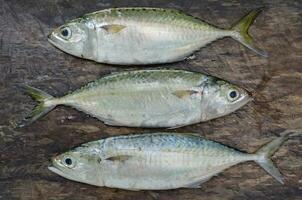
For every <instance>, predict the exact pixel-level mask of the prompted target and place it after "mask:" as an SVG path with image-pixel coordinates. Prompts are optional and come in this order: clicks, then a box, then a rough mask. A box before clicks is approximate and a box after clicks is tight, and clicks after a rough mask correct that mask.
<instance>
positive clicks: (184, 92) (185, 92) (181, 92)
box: [172, 90, 200, 99]
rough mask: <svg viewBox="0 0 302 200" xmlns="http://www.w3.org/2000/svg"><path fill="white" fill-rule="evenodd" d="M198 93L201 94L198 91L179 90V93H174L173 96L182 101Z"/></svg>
mask: <svg viewBox="0 0 302 200" xmlns="http://www.w3.org/2000/svg"><path fill="white" fill-rule="evenodd" d="M197 93H200V91H197V90H178V91H175V92H173V93H172V94H173V95H175V96H177V97H178V98H180V99H182V98H184V97H187V96H191V95H193V94H197Z"/></svg>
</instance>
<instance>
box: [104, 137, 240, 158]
mask: <svg viewBox="0 0 302 200" xmlns="http://www.w3.org/2000/svg"><path fill="white" fill-rule="evenodd" d="M102 146H103V147H102V148H103V151H104V152H103V153H105V152H108V153H109V152H110V153H109V154H111V153H112V152H113V153H114V154H120V153H121V152H124V151H126V152H131V151H161V152H162V151H173V152H188V153H198V154H200V155H205V156H213V157H216V156H217V157H221V156H228V155H229V156H233V155H234V154H238V155H242V153H241V152H239V151H236V150H235V149H232V148H229V147H227V146H224V145H221V144H219V143H217V142H213V141H209V140H205V139H202V138H201V137H199V136H197V135H190V134H187V135H183V134H168V133H156V134H141V135H132V136H119V137H113V138H108V139H105V140H104V142H103V145H102ZM105 154H106V153H105ZM106 157H108V155H107V156H106ZM109 157H110V156H109Z"/></svg>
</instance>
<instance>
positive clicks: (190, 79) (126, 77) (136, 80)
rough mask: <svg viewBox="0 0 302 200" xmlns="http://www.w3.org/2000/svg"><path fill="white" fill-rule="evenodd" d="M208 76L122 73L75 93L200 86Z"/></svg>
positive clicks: (150, 72)
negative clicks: (128, 87) (148, 86)
mask: <svg viewBox="0 0 302 200" xmlns="http://www.w3.org/2000/svg"><path fill="white" fill-rule="evenodd" d="M207 78H208V76H206V75H203V74H201V73H195V72H189V71H183V70H138V71H129V72H121V73H116V74H110V75H108V76H105V77H103V78H101V79H98V80H96V81H94V82H91V83H89V84H87V85H86V86H84V87H82V88H81V89H79V90H77V91H75V93H79V92H81V91H87V90H90V89H95V88H96V87H102V88H105V87H112V88H113V87H116V86H123V87H126V84H127V85H131V84H135V85H136V84H142V83H153V82H156V83H163V84H167V83H170V84H183V85H186V84H187V85H192V86H198V84H200V83H201V82H202V81H204V80H206V79H207Z"/></svg>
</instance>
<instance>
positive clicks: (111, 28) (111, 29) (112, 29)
mask: <svg viewBox="0 0 302 200" xmlns="http://www.w3.org/2000/svg"><path fill="white" fill-rule="evenodd" d="M101 28H102V29H104V30H106V31H107V32H108V33H118V32H120V31H121V30H123V29H124V28H126V26H124V25H119V24H108V25H104V26H101Z"/></svg>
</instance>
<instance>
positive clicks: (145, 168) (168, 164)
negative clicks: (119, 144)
mask: <svg viewBox="0 0 302 200" xmlns="http://www.w3.org/2000/svg"><path fill="white" fill-rule="evenodd" d="M237 163H238V162H236V163H234V162H227V161H226V162H223V161H221V160H218V159H215V158H211V157H207V156H200V155H198V154H188V153H185V152H184V153H175V152H152V151H150V152H144V153H137V155H136V156H135V157H133V158H131V157H129V158H128V159H127V160H125V161H121V162H119V161H105V162H103V164H102V173H103V175H104V176H103V178H104V179H103V180H104V184H105V186H107V187H114V188H123V189H129V190H165V189H175V188H181V187H188V188H190V187H197V186H198V185H199V184H201V183H203V182H205V181H207V180H209V179H210V178H211V177H212V176H214V175H216V174H217V173H219V172H221V171H223V170H224V169H226V168H228V167H230V166H232V165H234V164H237Z"/></svg>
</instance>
